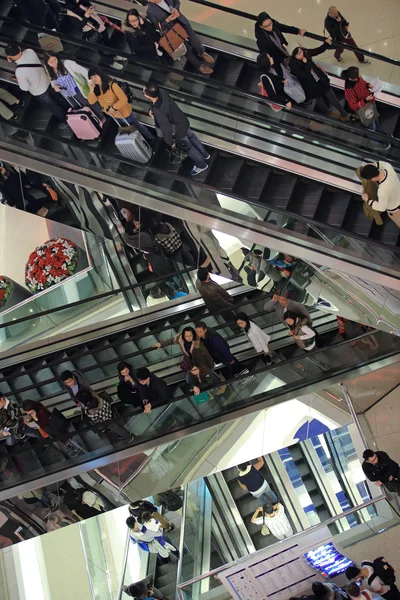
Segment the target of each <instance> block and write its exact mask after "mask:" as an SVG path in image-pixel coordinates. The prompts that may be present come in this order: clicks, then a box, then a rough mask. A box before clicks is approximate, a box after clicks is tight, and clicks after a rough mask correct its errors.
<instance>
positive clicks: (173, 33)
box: [158, 22, 189, 60]
mask: <svg viewBox="0 0 400 600" xmlns="http://www.w3.org/2000/svg"><path fill="white" fill-rule="evenodd" d="M158 28H159V30H160V34H161V37H160V41H159V45H160V46H161V48H162V49H163V50H164V51H165V52H166V53H167V54H169V56H170V57H171V58H172V60H179V59H180V58H182V56H185V54H186V52H187V48H186V46H185V41H186V40H187V39H188V38H189V34H188V33H187V31H186V30H185V29H184V28H183V27H182V25H181V24H180V23H175V24H174V25H173V26H172V27H171V28H170V29H168V31H167V30H164V29H163V26H162V24H161V22H159V23H158Z"/></svg>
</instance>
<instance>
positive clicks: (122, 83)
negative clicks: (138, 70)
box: [111, 81, 134, 104]
mask: <svg viewBox="0 0 400 600" xmlns="http://www.w3.org/2000/svg"><path fill="white" fill-rule="evenodd" d="M113 83H116V84H117V85H119V87H120V88H121V90H122V91H123V92H124V94H125V96H126V97H127V98H128V102H129V104H131V102H132V101H133V99H134V95H133V92H132V90H131V88H130V87H129V85H128V84H127V83H126V81H113ZM111 89H112V85H111Z"/></svg>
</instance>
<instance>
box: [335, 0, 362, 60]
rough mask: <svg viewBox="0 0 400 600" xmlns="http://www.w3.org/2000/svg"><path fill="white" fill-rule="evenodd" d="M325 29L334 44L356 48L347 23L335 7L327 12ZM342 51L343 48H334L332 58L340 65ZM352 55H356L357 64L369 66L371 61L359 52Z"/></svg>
mask: <svg viewBox="0 0 400 600" xmlns="http://www.w3.org/2000/svg"><path fill="white" fill-rule="evenodd" d="M325 29H326V30H327V32H328V33H329V35H330V37H331V38H332V39H333V41H334V42H341V43H342V44H347V46H352V47H353V48H358V46H357V44H356V42H355V41H354V40H353V38H352V36H351V34H350V33H349V22H348V21H347V20H346V19H345V18H344V16H343V15H342V14H341V13H340V12H339V11H338V9H337V8H336V6H331V7H330V8H329V10H328V14H327V15H326V18H325ZM343 50H344V48H336V50H335V55H334V56H335V58H336V60H337V61H338V62H340V63H341V62H343V58H341V56H342V54H343ZM354 54H355V55H356V57H357V60H358V62H360V63H363V64H364V65H369V64H371V61H370V60H367V59H366V58H365V57H364V55H363V54H361V52H356V51H354Z"/></svg>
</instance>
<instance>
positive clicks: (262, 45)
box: [254, 19, 299, 63]
mask: <svg viewBox="0 0 400 600" xmlns="http://www.w3.org/2000/svg"><path fill="white" fill-rule="evenodd" d="M271 20H272V31H265V29H262V28H261V27H260V25H258V23H256V24H255V26H254V34H255V36H256V40H257V46H258V48H259V50H260V52H267V53H268V54H269V55H270V56H272V58H273V59H274V61H275V62H277V63H281V62H283V61H284V60H285V58H287V54H285V53H284V52H282V50H281V49H280V48H278V46H277V45H276V44H275V42H274V41H273V39H274V36H273V33H276V34H277V36H278V38H279V40H280V42H281V44H283V45H284V46H287V40H286V39H285V37H284V35H283V33H282V32H284V33H293V34H294V35H298V33H299V28H298V27H291V26H290V25H283V24H282V23H278V21H275V20H274V19H271Z"/></svg>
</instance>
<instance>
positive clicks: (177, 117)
mask: <svg viewBox="0 0 400 600" xmlns="http://www.w3.org/2000/svg"><path fill="white" fill-rule="evenodd" d="M150 6H153V4H150ZM154 6H157V5H154ZM152 111H153V115H154V120H155V122H156V127H157V128H158V129H159V130H160V131H161V133H162V137H163V138H164V142H165V143H166V144H167V146H172V144H173V143H174V141H175V140H176V141H177V142H179V141H180V140H182V139H183V138H184V137H185V135H186V133H187V130H188V129H189V127H190V123H189V119H188V118H187V116H186V115H185V113H184V112H182V111H181V109H180V108H179V106H178V105H177V104H176V102H174V101H173V100H172V98H170V97H169V95H168V94H167V92H165V91H164V90H160V97H159V98H158V100H157V102H155V103H154V104H153V108H152Z"/></svg>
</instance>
